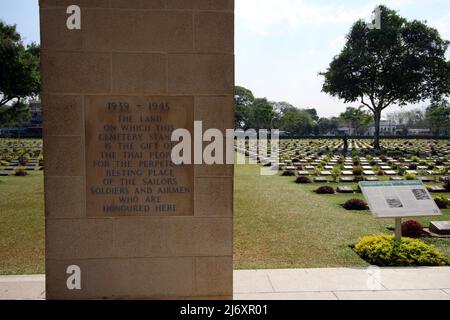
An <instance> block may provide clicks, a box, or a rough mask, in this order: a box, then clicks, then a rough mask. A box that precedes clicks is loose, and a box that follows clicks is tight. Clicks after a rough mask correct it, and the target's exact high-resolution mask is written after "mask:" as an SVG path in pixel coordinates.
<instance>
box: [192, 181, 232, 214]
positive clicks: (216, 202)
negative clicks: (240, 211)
mask: <svg viewBox="0 0 450 320" xmlns="http://www.w3.org/2000/svg"><path fill="white" fill-rule="evenodd" d="M195 183H196V184H195V198H194V203H195V215H196V216H199V217H231V216H232V214H233V179H230V178H197V179H196V180H195Z"/></svg>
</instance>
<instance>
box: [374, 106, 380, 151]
mask: <svg viewBox="0 0 450 320" xmlns="http://www.w3.org/2000/svg"><path fill="white" fill-rule="evenodd" d="M374 120H375V139H374V141H373V146H374V148H375V149H376V150H380V149H381V147H380V122H381V110H377V109H375V111H374Z"/></svg>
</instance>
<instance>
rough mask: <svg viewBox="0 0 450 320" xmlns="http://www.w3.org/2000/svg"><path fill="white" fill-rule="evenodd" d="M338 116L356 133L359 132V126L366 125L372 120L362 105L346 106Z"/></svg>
mask: <svg viewBox="0 0 450 320" xmlns="http://www.w3.org/2000/svg"><path fill="white" fill-rule="evenodd" d="M339 117H340V118H341V119H342V120H343V121H344V122H345V123H346V124H347V126H349V127H351V128H353V129H354V130H355V132H356V133H357V134H360V133H361V128H364V127H366V126H368V125H369V124H370V122H371V121H372V117H371V116H370V114H369V112H367V111H365V110H363V107H359V108H354V107H348V108H347V109H346V110H345V112H343V113H341V115H340V116H339Z"/></svg>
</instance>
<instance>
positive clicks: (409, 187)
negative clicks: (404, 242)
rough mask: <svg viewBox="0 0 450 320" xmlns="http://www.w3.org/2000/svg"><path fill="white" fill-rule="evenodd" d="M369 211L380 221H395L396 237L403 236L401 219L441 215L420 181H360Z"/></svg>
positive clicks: (397, 238) (399, 238) (398, 238)
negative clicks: (387, 219)
mask: <svg viewBox="0 0 450 320" xmlns="http://www.w3.org/2000/svg"><path fill="white" fill-rule="evenodd" d="M359 186H360V188H361V191H362V193H363V194H364V197H365V198H366V200H367V202H368V204H369V208H370V211H371V212H372V214H373V216H374V217H375V218H377V219H385V218H391V219H392V218H393V219H395V238H396V240H398V241H400V240H401V237H402V218H407V217H431V216H440V215H442V212H441V210H440V209H439V208H438V206H437V205H436V203H435V202H434V200H433V198H432V197H431V195H430V193H429V192H428V190H427V189H426V188H425V186H424V185H423V183H422V182H421V181H377V182H367V181H364V182H360V183H359Z"/></svg>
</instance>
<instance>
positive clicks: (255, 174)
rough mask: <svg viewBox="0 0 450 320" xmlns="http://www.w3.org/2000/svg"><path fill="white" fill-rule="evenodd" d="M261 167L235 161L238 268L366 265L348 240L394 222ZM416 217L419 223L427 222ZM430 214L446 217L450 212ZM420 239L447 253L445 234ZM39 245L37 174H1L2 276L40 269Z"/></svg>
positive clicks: (41, 227)
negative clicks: (350, 207) (351, 209)
mask: <svg viewBox="0 0 450 320" xmlns="http://www.w3.org/2000/svg"><path fill="white" fill-rule="evenodd" d="M259 169H260V168H259V167H258V166H250V165H246V166H241V165H239V166H236V177H235V195H234V205H235V212H234V259H235V268H237V269H249V268H258V269H259V268H314V267H342V266H365V265H367V264H366V263H365V262H364V261H363V260H362V259H360V258H359V256H358V255H356V254H355V253H354V252H353V251H352V250H351V249H350V248H349V247H348V246H349V245H350V244H354V243H355V242H356V241H357V240H358V238H359V237H361V236H365V235H370V234H378V233H386V232H390V231H389V230H388V228H389V227H393V221H390V220H375V219H374V218H372V215H371V214H370V212H369V211H363V212H349V211H346V210H345V209H343V208H341V207H340V204H342V203H343V202H344V201H345V200H347V199H350V198H363V196H362V195H361V194H354V195H316V194H315V193H314V192H313V190H315V189H316V188H317V187H319V186H321V185H322V184H314V185H307V186H305V185H297V184H295V183H294V180H295V178H292V177H281V176H278V175H277V176H260V174H259ZM331 185H333V184H331ZM337 185H352V186H353V187H356V184H334V185H333V186H334V187H336V186H337ZM443 195H444V196H447V197H449V198H450V194H443ZM418 220H419V221H420V222H421V223H422V224H424V225H427V224H428V223H429V221H430V219H428V218H422V219H418ZM432 220H450V210H445V211H444V215H443V216H442V217H439V218H433V219H432ZM425 241H426V242H428V243H432V244H435V245H436V246H437V247H438V248H440V249H441V250H443V251H444V252H445V253H446V254H447V255H450V239H425ZM44 250H45V249H44V196H43V175H42V172H41V171H36V172H32V173H30V175H29V176H27V177H0V274H37V273H44V271H45V270H44V261H45V258H44V252H45V251H44Z"/></svg>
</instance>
